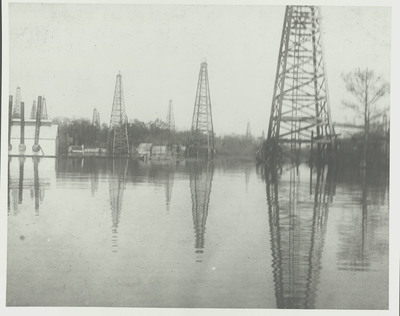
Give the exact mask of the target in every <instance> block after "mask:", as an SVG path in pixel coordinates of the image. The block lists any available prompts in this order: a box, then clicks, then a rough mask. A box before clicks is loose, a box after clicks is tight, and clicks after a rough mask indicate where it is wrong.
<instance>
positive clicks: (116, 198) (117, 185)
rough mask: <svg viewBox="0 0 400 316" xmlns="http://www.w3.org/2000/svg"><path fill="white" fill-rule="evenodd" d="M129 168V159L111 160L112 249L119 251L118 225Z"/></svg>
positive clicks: (109, 174)
mask: <svg viewBox="0 0 400 316" xmlns="http://www.w3.org/2000/svg"><path fill="white" fill-rule="evenodd" d="M127 170H128V160H127V159H116V160H114V159H113V160H109V166H108V184H109V193H110V208H111V219H112V226H111V232H112V245H111V246H112V251H113V252H117V247H118V226H119V221H120V218H121V211H122V198H123V195H124V190H125V181H126V173H127Z"/></svg>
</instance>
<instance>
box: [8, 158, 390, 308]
mask: <svg viewBox="0 0 400 316" xmlns="http://www.w3.org/2000/svg"><path fill="white" fill-rule="evenodd" d="M9 170H10V174H9V205H8V206H9V208H8V258H7V305H8V306H111V307H116V306H123V307H196V308H201V307H209V308H217V307H221V308H296V309H300V308H313V309H387V308H388V277H389V273H388V265H389V264H388V240H389V239H388V238H389V237H388V235H389V233H388V227H389V212H388V175H387V173H385V172H383V171H379V170H367V171H366V172H361V171H359V170H339V172H335V171H333V170H328V168H325V169H323V170H315V169H314V170H313V171H312V173H310V170H309V168H308V167H306V166H300V168H299V170H298V171H297V170H296V169H295V168H290V166H284V168H283V170H282V174H277V175H276V176H273V177H265V175H264V173H263V172H262V170H261V169H258V168H256V166H255V165H254V164H240V163H228V162H222V161H216V162H209V163H207V162H203V163H195V162H190V163H189V162H186V163H185V162H181V163H178V164H170V163H147V164H146V163H143V162H140V161H134V160H127V159H116V160H106V159H88V158H85V159H82V158H68V159H50V158H46V159H40V160H33V159H32V158H26V159H18V158H15V157H13V158H12V159H11V161H10V162H9Z"/></svg>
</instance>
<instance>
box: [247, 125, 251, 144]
mask: <svg viewBox="0 0 400 316" xmlns="http://www.w3.org/2000/svg"><path fill="white" fill-rule="evenodd" d="M246 140H251V129H250V122H247V128H246Z"/></svg>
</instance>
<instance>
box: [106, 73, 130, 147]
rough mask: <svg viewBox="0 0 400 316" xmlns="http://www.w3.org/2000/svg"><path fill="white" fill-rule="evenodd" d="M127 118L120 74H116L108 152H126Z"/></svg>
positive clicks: (127, 144) (127, 145) (127, 140)
mask: <svg viewBox="0 0 400 316" xmlns="http://www.w3.org/2000/svg"><path fill="white" fill-rule="evenodd" d="M127 125H128V118H127V116H126V113H125V102H124V93H123V87H122V76H121V74H118V75H117V80H116V83H115V91H114V101H113V107H112V111H111V119H110V131H109V133H108V151H109V153H110V154H112V155H115V154H117V155H118V154H128V153H129V139H128V126H127Z"/></svg>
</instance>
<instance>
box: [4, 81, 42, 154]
mask: <svg viewBox="0 0 400 316" xmlns="http://www.w3.org/2000/svg"><path fill="white" fill-rule="evenodd" d="M43 105H45V98H44V97H42V96H38V101H37V108H36V113H35V114H36V116H35V119H36V124H35V137H34V145H33V146H32V151H33V153H34V154H38V153H39V152H40V151H41V147H40V145H39V135H40V122H41V119H42V112H43ZM34 106H35V105H34ZM46 116H47V114H46ZM13 119H14V120H15V119H20V128H21V131H20V144H19V145H18V150H19V153H20V154H21V155H25V151H26V145H25V103H24V102H21V92H20V88H19V87H18V88H17V96H16V102H15V106H14V111H13V96H12V95H10V96H9V103H8V150H9V151H11V150H12V145H11V126H12V122H13Z"/></svg>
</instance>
